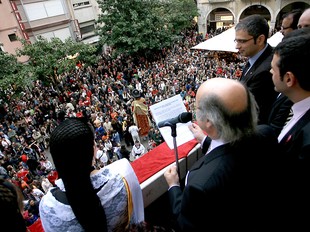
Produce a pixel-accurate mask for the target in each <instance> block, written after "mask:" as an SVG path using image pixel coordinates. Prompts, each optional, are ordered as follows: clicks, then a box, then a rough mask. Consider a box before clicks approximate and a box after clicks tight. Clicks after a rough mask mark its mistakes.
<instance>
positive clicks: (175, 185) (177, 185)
mask: <svg viewBox="0 0 310 232" xmlns="http://www.w3.org/2000/svg"><path fill="white" fill-rule="evenodd" d="M173 187H179V188H180V185H179V184H174V185H171V186H170V187H169V188H168V191H169V190H170V189H171V188H173Z"/></svg>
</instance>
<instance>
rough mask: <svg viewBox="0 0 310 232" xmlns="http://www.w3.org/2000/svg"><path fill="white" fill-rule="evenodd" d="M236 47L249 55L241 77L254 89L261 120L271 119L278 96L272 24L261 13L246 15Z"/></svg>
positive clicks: (237, 36) (260, 122) (238, 29)
mask: <svg viewBox="0 0 310 232" xmlns="http://www.w3.org/2000/svg"><path fill="white" fill-rule="evenodd" d="M235 30H236V33H235V42H236V49H238V50H239V53H240V54H241V55H242V56H244V57H247V58H248V62H247V65H246V67H248V66H249V68H247V70H243V73H242V76H241V78H240V80H241V81H242V82H243V83H245V85H246V86H247V87H248V88H249V89H250V91H251V92H252V94H253V95H254V97H255V100H256V102H257V105H258V107H259V116H258V119H259V121H258V123H259V124H265V123H267V120H268V116H269V113H270V110H271V107H272V104H273V102H274V101H275V99H276V97H277V93H276V92H275V90H274V86H273V83H272V80H271V74H270V72H269V71H270V63H271V59H272V52H273V49H272V47H271V46H270V45H269V44H268V43H267V38H268V36H269V25H268V23H267V21H266V19H265V18H263V17H262V16H260V15H251V16H248V17H246V18H244V19H242V20H241V21H240V22H239V23H238V24H237V25H236V27H235Z"/></svg>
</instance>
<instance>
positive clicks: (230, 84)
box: [197, 78, 247, 112]
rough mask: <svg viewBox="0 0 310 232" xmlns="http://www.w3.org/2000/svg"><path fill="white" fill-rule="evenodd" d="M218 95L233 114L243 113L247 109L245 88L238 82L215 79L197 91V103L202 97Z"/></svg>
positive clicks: (205, 83)
mask: <svg viewBox="0 0 310 232" xmlns="http://www.w3.org/2000/svg"><path fill="white" fill-rule="evenodd" d="M210 95H216V96H217V97H218V98H219V99H220V100H221V101H222V104H223V106H224V107H225V108H227V109H229V110H230V111H231V112H241V111H243V110H244V109H245V108H246V107H247V92H246V89H245V87H244V86H243V85H242V84H241V83H240V82H239V81H236V80H231V79H226V78H213V79H209V80H208V81H206V82H204V83H203V84H202V85H201V86H200V87H199V89H198V91H197V101H199V99H201V97H203V96H204V97H207V96H210Z"/></svg>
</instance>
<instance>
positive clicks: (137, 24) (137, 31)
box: [97, 0, 198, 55]
mask: <svg viewBox="0 0 310 232" xmlns="http://www.w3.org/2000/svg"><path fill="white" fill-rule="evenodd" d="M98 4H99V7H100V8H101V12H103V13H102V14H100V15H99V17H98V21H97V25H98V31H97V32H98V34H99V35H100V42H101V44H102V45H103V44H107V45H109V46H111V47H112V48H113V49H114V52H115V55H118V54H121V53H123V54H126V55H147V54H152V52H155V51H159V50H161V49H162V48H164V47H169V46H171V45H172V43H173V42H174V41H175V40H176V38H177V36H178V35H179V33H180V32H181V31H182V30H184V29H185V28H188V27H189V26H191V24H192V20H193V18H194V16H197V15H198V10H197V7H196V5H195V2H194V1H193V0H168V1H160V0H130V1H117V0H98Z"/></svg>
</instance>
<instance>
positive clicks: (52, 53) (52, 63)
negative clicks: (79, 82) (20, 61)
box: [17, 37, 97, 83]
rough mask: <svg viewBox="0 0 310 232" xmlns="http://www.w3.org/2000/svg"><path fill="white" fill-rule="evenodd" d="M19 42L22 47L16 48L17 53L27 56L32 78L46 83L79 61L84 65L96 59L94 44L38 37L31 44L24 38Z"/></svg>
mask: <svg viewBox="0 0 310 232" xmlns="http://www.w3.org/2000/svg"><path fill="white" fill-rule="evenodd" d="M21 42H22V44H23V48H22V49H20V50H18V53H17V54H18V55H19V56H22V55H23V56H28V57H29V62H28V64H29V66H31V69H32V75H33V77H34V79H40V80H42V81H44V82H47V83H50V82H51V81H52V80H54V77H55V75H57V74H61V73H64V72H69V71H71V70H72V69H74V68H75V65H76V63H77V62H79V61H82V62H83V63H85V64H86V65H91V64H94V63H95V62H96V61H97V59H96V54H95V52H96V47H95V46H93V45H88V44H84V43H82V42H78V43H77V42H75V41H73V40H72V39H67V40H65V42H62V41H61V40H60V39H59V38H52V39H51V40H50V41H48V40H47V39H45V38H43V37H39V38H38V40H37V41H36V42H35V43H32V44H29V43H28V42H27V41H26V40H21ZM72 57H74V58H72Z"/></svg>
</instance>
